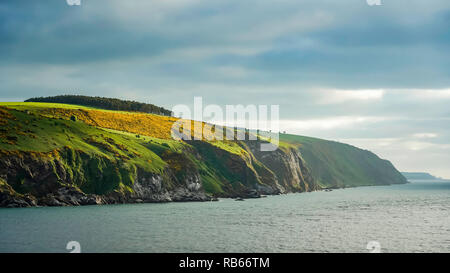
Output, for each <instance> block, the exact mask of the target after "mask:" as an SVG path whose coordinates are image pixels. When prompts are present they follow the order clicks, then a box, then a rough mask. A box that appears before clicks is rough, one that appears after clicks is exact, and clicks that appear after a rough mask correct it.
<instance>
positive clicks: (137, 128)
mask: <svg viewBox="0 0 450 273" xmlns="http://www.w3.org/2000/svg"><path fill="white" fill-rule="evenodd" d="M0 106H4V107H7V108H8V109H16V110H17V111H14V110H8V112H10V113H11V114H13V115H14V117H15V120H11V121H10V122H9V124H8V125H7V127H4V128H3V131H0V135H1V134H3V135H1V138H0V151H1V150H6V151H14V150H19V151H33V152H49V151H52V150H55V149H63V148H64V147H69V148H71V149H76V150H80V151H83V152H84V153H87V154H91V155H93V156H101V157H105V158H107V159H109V160H111V161H115V160H119V159H120V160H122V161H124V162H125V163H126V164H129V165H132V166H137V167H139V168H142V169H144V170H147V171H149V172H155V173H159V172H161V171H162V169H163V168H164V167H165V166H166V165H167V159H164V160H163V159H162V158H161V157H162V155H163V154H165V153H166V152H167V151H170V152H171V153H180V152H181V151H182V150H183V149H186V148H189V147H190V145H189V144H186V143H184V142H177V141H173V140H171V139H170V137H169V136H170V133H169V130H170V128H171V126H172V124H173V122H174V121H175V120H176V119H174V118H169V117H163V116H158V115H152V114H137V113H129V112H118V111H109V110H99V109H94V108H90V107H84V106H76V105H67V104H53V103H52V104H49V103H0ZM72 115H74V116H77V118H78V120H79V121H77V122H73V121H71V120H70V117H71V116H72ZM81 121H83V122H81ZM125 131H128V132H125ZM136 134H139V137H137V136H136ZM7 137H10V138H11V137H12V138H13V139H14V138H17V141H11V140H8V138H7ZM280 140H281V142H280V144H281V145H280V146H281V148H282V149H283V150H284V149H286V148H288V147H296V148H298V149H299V150H300V151H301V153H302V155H303V157H304V159H305V160H306V162H307V164H308V165H309V167H310V168H311V169H312V172H313V175H314V177H316V178H317V179H318V181H319V183H320V184H321V185H322V186H324V187H330V186H357V185H376V184H390V183H400V182H404V181H403V180H402V178H403V177H402V176H401V175H400V177H399V176H398V175H397V173H398V172H397V171H396V170H395V169H394V168H393V166H392V165H391V164H390V163H389V162H387V161H382V160H380V159H379V158H378V157H377V156H376V155H374V154H372V153H370V152H367V151H363V150H360V149H357V148H354V147H352V146H350V145H345V144H340V143H336V142H330V141H325V140H320V139H315V138H309V137H301V136H294V135H281V138H280ZM210 144H211V146H212V147H215V148H216V149H219V150H223V151H225V152H226V153H227V154H226V156H227V158H230V154H234V155H235V158H241V159H242V162H241V164H246V165H247V166H248V167H249V168H250V169H253V170H255V169H259V168H264V166H262V164H261V163H260V162H257V161H256V162H255V161H254V160H253V163H251V162H250V161H251V160H249V155H248V153H247V151H245V150H244V149H243V148H242V147H241V146H240V145H238V144H236V142H230V141H227V142H218V141H214V142H210ZM202 149H203V150H204V151H203V154H202V157H203V158H202V159H198V158H196V157H195V156H193V155H192V154H187V160H188V161H190V162H193V163H194V166H195V168H197V169H198V170H199V173H200V175H201V177H202V180H203V184H204V187H205V189H206V190H207V191H208V192H210V193H223V192H224V190H226V189H227V187H229V186H230V185H231V186H232V187H237V186H239V184H240V183H241V182H243V181H241V178H240V177H239V176H236V175H235V173H232V172H230V171H229V170H227V169H226V168H224V164H226V163H227V160H226V159H227V158H220V157H217V154H216V153H215V152H213V150H211V149H212V148H210V147H209V146H207V147H203V148H202ZM222 160H223V162H219V161H222ZM252 164H253V165H252ZM375 177H382V179H381V180H375ZM227 184H229V185H227ZM228 189H229V188H228Z"/></svg>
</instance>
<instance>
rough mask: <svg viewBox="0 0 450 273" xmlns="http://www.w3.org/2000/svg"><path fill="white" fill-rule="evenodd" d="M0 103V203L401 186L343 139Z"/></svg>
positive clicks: (383, 164) (387, 169)
mask: <svg viewBox="0 0 450 273" xmlns="http://www.w3.org/2000/svg"><path fill="white" fill-rule="evenodd" d="M3 105H4V106H3V107H1V106H0V125H2V129H1V130H0V206H2V207H28V206H36V205H39V206H70V205H94V204H116V203H141V202H170V201H209V200H215V199H216V198H217V197H242V198H256V197H260V195H269V194H280V193H288V192H304V191H315V190H320V189H322V188H328V187H344V186H358V185H381V184H392V183H405V182H406V180H405V179H404V177H403V176H401V175H400V176H398V172H397V170H395V168H394V167H393V166H392V164H390V163H389V162H388V161H384V160H381V159H379V158H378V157H377V156H375V155H374V154H372V153H370V152H368V151H363V150H360V149H357V148H355V147H350V146H348V145H345V144H340V143H334V142H328V141H324V140H316V139H312V138H304V137H299V136H290V135H282V137H281V141H282V142H281V145H280V148H279V149H278V150H276V151H274V152H261V151H259V149H258V147H259V144H260V143H258V142H257V141H206V140H204V141H175V140H172V139H170V137H169V136H170V131H169V130H170V128H171V125H172V124H173V122H174V121H175V120H176V119H174V118H171V117H163V116H158V115H151V114H138V113H123V112H115V111H102V110H98V109H90V108H87V107H81V106H80V107H79V106H73V105H72V106H70V105H58V104H43V103H17V104H14V103H8V104H6V103H5V104H3Z"/></svg>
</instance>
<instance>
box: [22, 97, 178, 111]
mask: <svg viewBox="0 0 450 273" xmlns="http://www.w3.org/2000/svg"><path fill="white" fill-rule="evenodd" d="M25 102H49V103H63V104H76V105H82V106H90V107H97V108H102V109H107V110H116V111H132V112H144V113H152V114H158V115H164V116H172V111H170V110H167V109H164V108H163V107H159V106H156V105H153V104H148V103H142V102H137V101H129V100H121V99H115V98H104V97H90V96H81V95H62V96H53V97H38V98H31V99H28V100H26V101H25Z"/></svg>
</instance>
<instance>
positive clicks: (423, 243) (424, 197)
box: [0, 182, 450, 252]
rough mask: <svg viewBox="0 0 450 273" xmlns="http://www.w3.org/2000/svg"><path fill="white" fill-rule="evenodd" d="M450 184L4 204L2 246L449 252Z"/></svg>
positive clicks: (87, 249) (18, 248)
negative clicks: (243, 196)
mask: <svg viewBox="0 0 450 273" xmlns="http://www.w3.org/2000/svg"><path fill="white" fill-rule="evenodd" d="M449 212H450V182H440V183H417V182H416V183H412V184H408V185H397V186H387V187H364V188H353V189H344V190H335V191H332V192H314V193H302V194H289V195H282V196H272V197H268V198H262V199H256V200H246V201H244V202H237V201H234V200H228V199H226V200H221V201H219V202H209V203H169V204H142V205H117V206H92V207H66V208H28V209H0V252H68V251H67V250H66V248H65V247H66V244H67V242H68V241H78V242H80V244H81V248H82V252H368V250H367V249H366V245H367V243H368V242H369V241H378V242H379V243H380V244H381V250H382V251H383V252H450V213H449Z"/></svg>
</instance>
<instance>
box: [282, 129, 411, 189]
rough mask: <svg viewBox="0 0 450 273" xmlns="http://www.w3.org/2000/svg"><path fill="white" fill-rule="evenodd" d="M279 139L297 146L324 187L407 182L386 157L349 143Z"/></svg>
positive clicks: (291, 137) (310, 138) (286, 137)
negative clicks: (382, 157)
mask: <svg viewBox="0 0 450 273" xmlns="http://www.w3.org/2000/svg"><path fill="white" fill-rule="evenodd" d="M280 140H281V141H284V142H288V143H290V144H292V145H295V146H297V147H298V149H299V150H300V152H301V153H302V155H303V157H304V159H305V160H306V162H307V164H308V165H309V167H310V168H311V171H312V173H313V175H314V176H315V177H316V178H317V179H318V182H319V184H320V185H321V186H323V187H353V186H364V185H385V184H396V183H406V179H405V178H404V177H403V176H402V175H401V173H400V172H398V171H397V170H396V169H395V168H394V166H393V165H392V164H391V163H390V162H389V161H387V160H382V159H380V158H379V157H378V156H377V155H375V154H374V153H372V152H370V151H366V150H361V149H358V148H356V147H353V146H351V145H348V144H343V143H338V142H334V141H327V140H322V139H317V138H312V137H304V136H297V135H288V134H282V135H280Z"/></svg>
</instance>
